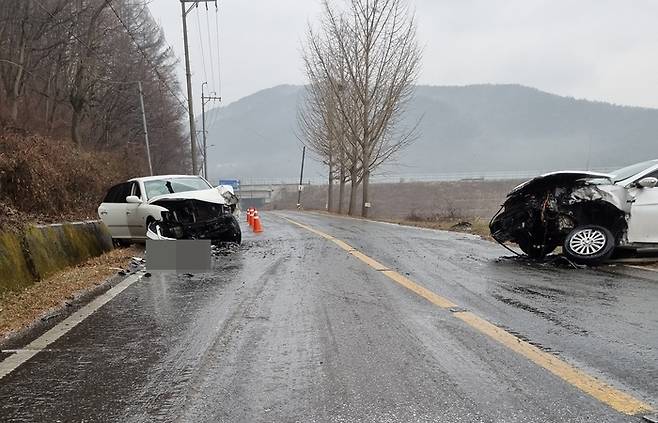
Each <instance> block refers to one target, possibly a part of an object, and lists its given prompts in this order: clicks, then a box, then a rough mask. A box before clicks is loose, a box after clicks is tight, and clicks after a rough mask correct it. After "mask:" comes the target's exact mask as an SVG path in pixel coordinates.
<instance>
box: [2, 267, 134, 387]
mask: <svg viewBox="0 0 658 423" xmlns="http://www.w3.org/2000/svg"><path fill="white" fill-rule="evenodd" d="M141 277H142V274H141V273H140V274H134V275H130V276H128V277H127V278H126V279H124V280H123V281H121V282H120V283H119V284H117V285H116V286H115V287H113V288H110V289H109V290H107V292H105V293H103V294H101V295H99V296H98V297H96V298H95V299H94V300H93V301H91V302H90V303H89V304H87V305H86V306H84V307H82V308H81V309H80V310H78V311H76V312H75V313H73V314H72V315H70V316H69V317H67V318H66V319H64V320H63V321H61V322H60V323H58V324H57V325H56V326H54V327H53V328H51V329H50V330H49V331H47V332H46V333H44V334H43V335H41V336H40V337H38V338H37V339H35V340H34V341H32V342H30V343H29V344H28V345H26V346H25V347H23V348H22V349H17V350H14V351H16V352H15V353H14V354H12V355H10V356H9V357H7V358H5V359H4V360H3V361H1V362H0V379H2V378H4V377H5V376H7V375H8V374H9V373H11V372H13V371H14V370H16V369H17V368H18V367H19V366H21V365H22V364H23V363H25V362H26V361H28V360H29V359H31V358H32V357H34V356H35V355H37V354H38V353H39V352H40V351H43V350H45V349H46V347H47V346H48V345H50V344H52V343H53V342H55V341H56V340H58V339H59V338H61V337H62V336H63V335H64V334H66V333H67V332H68V331H70V330H71V329H73V328H74V327H75V326H76V325H77V324H78V323H80V322H82V321H83V320H85V319H86V318H87V317H89V316H91V315H92V314H93V313H94V312H95V311H96V310H98V309H99V308H101V307H103V306H104V305H105V304H107V303H108V302H109V301H110V300H111V299H112V298H114V297H116V296H117V295H119V294H120V293H121V292H122V291H123V290H124V289H126V288H128V287H129V286H130V285H132V284H134V283H135V282H137V281H138V280H140V279H141ZM5 351H9V352H11V351H12V350H5Z"/></svg>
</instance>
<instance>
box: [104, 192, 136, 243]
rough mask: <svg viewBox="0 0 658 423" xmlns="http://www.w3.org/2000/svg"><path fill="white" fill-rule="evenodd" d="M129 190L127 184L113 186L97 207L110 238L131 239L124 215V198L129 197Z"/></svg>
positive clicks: (125, 215)
mask: <svg viewBox="0 0 658 423" xmlns="http://www.w3.org/2000/svg"><path fill="white" fill-rule="evenodd" d="M130 188H131V184H130V183H128V182H124V183H122V184H118V185H115V186H113V187H112V188H110V190H109V191H108V193H107V195H106V196H105V199H104V200H103V203H101V205H100V207H98V215H99V217H100V218H101V220H102V221H103V223H105V225H106V226H107V227H108V229H109V230H110V234H111V235H112V238H130V237H131V235H130V232H129V230H128V220H127V214H126V211H127V210H126V205H127V204H128V203H126V196H128V195H130V194H129V193H130Z"/></svg>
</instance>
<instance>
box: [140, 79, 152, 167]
mask: <svg viewBox="0 0 658 423" xmlns="http://www.w3.org/2000/svg"><path fill="white" fill-rule="evenodd" d="M137 89H138V90H139V105H140V106H141V108H142V123H143V124H144V142H145V143H146V156H147V157H148V159H149V172H150V173H151V176H153V165H152V164H151V147H150V146H149V131H148V128H147V127H146V113H145V112H144V92H143V91H142V81H137Z"/></svg>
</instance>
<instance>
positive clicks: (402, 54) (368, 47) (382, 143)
mask: <svg viewBox="0 0 658 423" xmlns="http://www.w3.org/2000/svg"><path fill="white" fill-rule="evenodd" d="M420 59H421V51H420V48H419V46H418V43H417V40H416V25H415V20H414V16H413V13H411V11H410V9H409V6H408V4H407V2H406V0H341V2H340V3H336V2H335V1H331V0H323V14H322V19H321V22H320V25H319V27H318V28H317V29H316V28H313V27H312V26H310V27H309V30H308V34H307V39H306V44H305V46H304V64H305V69H306V73H307V77H308V85H307V90H306V95H305V98H304V101H303V102H302V104H301V106H300V108H299V110H298V127H299V131H300V138H301V139H302V141H303V142H304V143H305V144H306V145H307V146H308V147H309V148H310V149H311V151H313V152H314V153H315V156H316V157H317V158H318V159H319V160H321V161H322V163H324V164H325V165H326V166H327V167H328V183H329V189H328V199H327V200H328V201H327V203H328V207H329V210H330V211H338V212H339V213H343V212H344V200H343V197H344V194H345V191H346V185H347V183H349V184H350V195H349V204H348V207H347V212H348V213H349V214H350V215H354V214H356V213H357V208H358V203H357V197H358V195H357V194H358V191H359V188H361V191H362V198H361V204H360V205H361V215H362V216H367V215H368V208H369V203H370V192H369V185H370V180H371V176H372V175H373V172H375V171H376V170H377V169H379V168H380V167H381V166H382V165H383V164H384V163H386V162H387V161H389V160H390V159H391V158H393V157H394V155H395V154H396V153H397V152H399V151H400V150H401V149H402V148H404V147H405V146H407V145H408V144H409V143H411V142H412V141H413V140H414V139H415V138H416V137H417V135H418V134H417V131H416V128H417V125H415V126H412V127H406V126H404V125H403V123H402V117H403V115H404V112H405V108H406V106H407V105H408V103H409V100H410V99H411V97H412V95H413V87H414V82H415V81H416V78H417V75H418V71H419V67H420ZM336 182H337V185H338V187H339V192H338V202H337V205H336V204H335V203H336V201H335V199H334V185H335V184H336Z"/></svg>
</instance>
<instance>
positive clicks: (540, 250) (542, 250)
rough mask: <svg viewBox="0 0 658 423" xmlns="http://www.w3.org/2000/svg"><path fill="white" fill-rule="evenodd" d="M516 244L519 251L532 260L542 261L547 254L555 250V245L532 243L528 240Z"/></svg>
mask: <svg viewBox="0 0 658 423" xmlns="http://www.w3.org/2000/svg"><path fill="white" fill-rule="evenodd" d="M518 244H519V248H520V249H521V251H523V252H524V253H525V254H526V255H528V257H530V258H533V259H542V258H544V257H546V255H547V254H550V253H552V252H553V250H555V245H544V244H540V243H534V242H532V240H530V239H527V240H519V241H518Z"/></svg>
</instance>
